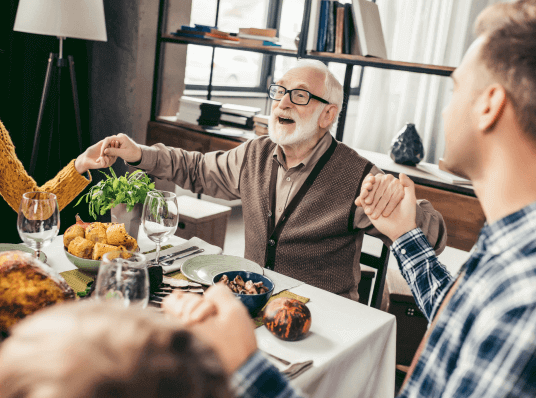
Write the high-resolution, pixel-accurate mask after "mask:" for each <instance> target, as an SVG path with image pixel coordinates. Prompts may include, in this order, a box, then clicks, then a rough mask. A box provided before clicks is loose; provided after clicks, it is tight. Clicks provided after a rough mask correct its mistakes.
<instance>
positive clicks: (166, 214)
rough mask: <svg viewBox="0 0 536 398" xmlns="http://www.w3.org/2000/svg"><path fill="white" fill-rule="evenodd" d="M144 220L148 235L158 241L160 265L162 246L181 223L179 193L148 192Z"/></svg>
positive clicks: (157, 248) (144, 227) (157, 251)
mask: <svg viewBox="0 0 536 398" xmlns="http://www.w3.org/2000/svg"><path fill="white" fill-rule="evenodd" d="M142 220H143V229H144V231H145V233H146V234H147V237H148V238H149V239H151V240H152V241H153V242H155V243H156V257H155V262H156V264H157V265H158V258H159V257H160V247H161V245H162V243H164V242H166V241H167V240H168V239H169V237H170V236H171V235H173V234H174V233H175V231H176V230H177V224H178V223H179V206H178V204H177V195H175V194H174V193H173V192H167V191H151V192H149V193H147V197H146V198H145V203H144V204H143V215H142Z"/></svg>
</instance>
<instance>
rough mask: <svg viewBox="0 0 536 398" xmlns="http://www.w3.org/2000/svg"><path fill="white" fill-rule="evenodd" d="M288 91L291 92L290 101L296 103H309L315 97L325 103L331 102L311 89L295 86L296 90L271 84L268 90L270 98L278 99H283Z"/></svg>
mask: <svg viewBox="0 0 536 398" xmlns="http://www.w3.org/2000/svg"><path fill="white" fill-rule="evenodd" d="M287 93H289V94H290V102H292V103H293V104H296V105H307V104H308V103H309V101H310V100H311V98H314V99H315V100H317V101H320V102H322V103H324V104H329V102H328V101H326V100H325V99H323V98H320V97H317V96H316V95H314V94H311V93H310V92H309V91H307V90H302V89H299V88H295V89H294V90H287V89H286V88H285V87H283V86H279V85H277V84H271V85H270V89H269V90H268V95H269V96H270V98H271V99H273V100H276V101H281V100H282V99H283V97H284V96H285V95H286V94H287Z"/></svg>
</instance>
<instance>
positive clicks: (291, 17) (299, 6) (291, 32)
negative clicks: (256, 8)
mask: <svg viewBox="0 0 536 398" xmlns="http://www.w3.org/2000/svg"><path fill="white" fill-rule="evenodd" d="M303 6H304V0H284V1H283V6H282V8H281V21H280V23H279V41H280V42H281V44H282V45H283V47H286V48H296V47H295V44H294V43H295V39H296V36H298V34H299V33H300V32H301V25H302V20H303Z"/></svg>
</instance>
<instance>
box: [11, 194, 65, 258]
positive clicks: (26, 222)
mask: <svg viewBox="0 0 536 398" xmlns="http://www.w3.org/2000/svg"><path fill="white" fill-rule="evenodd" d="M59 228H60V212H59V209H58V201H57V200H56V195H54V194H53V193H48V192H26V193H25V194H24V195H22V200H21V202H20V207H19V216H18V218H17V230H18V232H19V235H20V237H21V239H22V241H23V242H24V243H25V244H26V245H28V246H30V247H31V248H32V249H34V257H35V258H37V259H39V258H40V255H41V249H42V248H43V247H45V246H48V245H49V244H50V242H52V240H53V239H54V238H55V237H56V236H57V235H58V231H59Z"/></svg>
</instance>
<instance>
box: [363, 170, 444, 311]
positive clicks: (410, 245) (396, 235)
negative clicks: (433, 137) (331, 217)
mask: <svg viewBox="0 0 536 398" xmlns="http://www.w3.org/2000/svg"><path fill="white" fill-rule="evenodd" d="M400 182H401V184H402V186H403V189H404V198H403V199H402V200H401V201H400V203H399V204H398V206H397V207H396V208H395V209H394V210H393V211H392V212H391V214H390V215H389V216H388V217H386V216H384V215H383V214H382V215H379V216H378V217H377V218H370V221H371V223H372V224H373V225H374V227H375V228H376V229H377V230H378V231H379V232H380V233H381V234H383V235H385V236H386V237H387V238H388V239H389V240H390V241H391V242H393V245H392V250H393V253H394V255H395V257H396V258H397V261H398V266H399V267H400V271H401V272H402V275H403V276H404V278H405V279H406V281H407V282H408V285H409V286H410V288H411V291H412V293H413V296H414V297H415V300H416V302H417V304H418V305H419V308H420V309H421V310H422V311H423V313H424V314H425V315H426V317H427V318H428V320H429V321H430V320H431V319H432V315H433V311H434V308H435V306H436V305H437V298H438V297H440V296H441V292H442V291H443V289H445V287H446V286H448V284H449V283H450V280H451V278H452V276H451V275H450V274H449V273H448V271H447V270H446V269H445V267H443V266H442V265H441V263H440V262H439V260H438V259H437V257H436V255H435V253H434V250H433V248H432V247H431V246H430V243H429V242H428V239H427V238H426V237H425V236H424V234H423V232H422V230H421V229H419V228H418V226H417V222H416V218H417V211H418V210H417V209H418V207H417V200H416V198H415V185H414V184H413V181H411V180H410V179H409V177H407V176H406V175H405V174H400Z"/></svg>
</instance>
